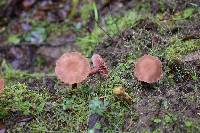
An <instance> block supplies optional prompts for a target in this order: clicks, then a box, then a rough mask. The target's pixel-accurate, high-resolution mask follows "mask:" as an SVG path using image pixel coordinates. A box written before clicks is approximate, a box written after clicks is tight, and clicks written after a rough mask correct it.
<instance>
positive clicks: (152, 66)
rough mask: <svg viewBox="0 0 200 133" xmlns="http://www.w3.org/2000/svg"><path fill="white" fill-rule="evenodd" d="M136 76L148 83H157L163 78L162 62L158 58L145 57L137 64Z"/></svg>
mask: <svg viewBox="0 0 200 133" xmlns="http://www.w3.org/2000/svg"><path fill="white" fill-rule="evenodd" d="M134 75H135V76H136V77H137V79H138V80H140V81H144V82H146V83H154V82H157V81H158V80H160V79H161V76H162V62H161V61H160V60H159V58H157V57H154V56H151V55H144V56H142V57H141V58H139V59H138V61H137V63H136V64H135V69H134Z"/></svg>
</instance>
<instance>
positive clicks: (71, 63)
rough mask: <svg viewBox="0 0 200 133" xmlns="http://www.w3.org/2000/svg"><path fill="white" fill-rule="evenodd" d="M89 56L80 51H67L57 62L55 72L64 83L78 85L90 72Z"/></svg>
mask: <svg viewBox="0 0 200 133" xmlns="http://www.w3.org/2000/svg"><path fill="white" fill-rule="evenodd" d="M90 71H91V69H90V64H89V61H88V59H87V58H85V57H84V56H83V55H82V54H80V53H78V52H71V53H65V54H64V55H62V56H61V57H60V58H59V59H58V60H57V62H56V67H55V74H56V76H57V77H58V78H59V79H60V80H61V81H63V82H64V83H67V84H70V85H72V87H74V88H75V87H77V83H80V82H82V81H83V80H85V79H86V78H87V77H88V75H89V73H90Z"/></svg>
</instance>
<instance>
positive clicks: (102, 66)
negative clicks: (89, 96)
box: [90, 54, 108, 78]
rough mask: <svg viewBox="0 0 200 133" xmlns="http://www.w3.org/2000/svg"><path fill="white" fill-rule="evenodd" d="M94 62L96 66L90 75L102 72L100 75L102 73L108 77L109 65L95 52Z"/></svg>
mask: <svg viewBox="0 0 200 133" xmlns="http://www.w3.org/2000/svg"><path fill="white" fill-rule="evenodd" d="M92 63H93V67H94V68H93V69H92V71H91V73H90V75H92V74H95V73H100V75H102V76H103V77H104V78H108V68H107V65H106V63H105V61H104V60H103V58H102V57H101V56H100V55H99V54H93V56H92Z"/></svg>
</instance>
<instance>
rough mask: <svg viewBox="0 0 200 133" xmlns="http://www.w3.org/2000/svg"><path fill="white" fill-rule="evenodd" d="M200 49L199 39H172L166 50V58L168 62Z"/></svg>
mask: <svg viewBox="0 0 200 133" xmlns="http://www.w3.org/2000/svg"><path fill="white" fill-rule="evenodd" d="M199 48H200V39H196V40H195V39H193V40H189V41H182V40H181V39H177V38H175V39H173V40H172V41H171V43H170V45H169V47H168V48H167V49H166V51H165V53H166V58H167V59H168V60H171V61H172V60H177V59H181V58H182V56H183V55H186V54H188V53H190V52H193V51H195V50H197V49H199Z"/></svg>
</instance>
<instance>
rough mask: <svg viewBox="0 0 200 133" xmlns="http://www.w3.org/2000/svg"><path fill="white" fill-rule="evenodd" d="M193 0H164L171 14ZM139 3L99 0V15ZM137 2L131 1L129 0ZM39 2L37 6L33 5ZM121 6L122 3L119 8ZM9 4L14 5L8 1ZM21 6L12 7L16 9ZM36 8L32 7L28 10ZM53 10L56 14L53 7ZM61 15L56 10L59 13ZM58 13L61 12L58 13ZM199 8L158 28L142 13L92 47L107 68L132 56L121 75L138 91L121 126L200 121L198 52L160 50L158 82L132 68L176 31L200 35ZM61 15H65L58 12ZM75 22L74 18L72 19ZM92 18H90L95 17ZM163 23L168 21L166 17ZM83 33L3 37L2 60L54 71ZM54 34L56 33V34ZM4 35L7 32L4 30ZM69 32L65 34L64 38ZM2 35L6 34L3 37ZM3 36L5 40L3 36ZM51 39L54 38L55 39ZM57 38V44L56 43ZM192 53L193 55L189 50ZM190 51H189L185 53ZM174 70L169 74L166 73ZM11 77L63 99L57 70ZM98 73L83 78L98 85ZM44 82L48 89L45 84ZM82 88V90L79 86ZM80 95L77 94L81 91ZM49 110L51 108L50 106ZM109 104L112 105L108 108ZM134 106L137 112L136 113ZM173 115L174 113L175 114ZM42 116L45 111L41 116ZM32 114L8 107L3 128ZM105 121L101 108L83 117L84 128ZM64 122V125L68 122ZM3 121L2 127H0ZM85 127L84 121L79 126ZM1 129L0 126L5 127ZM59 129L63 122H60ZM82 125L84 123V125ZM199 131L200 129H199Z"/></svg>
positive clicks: (168, 128)
mask: <svg viewBox="0 0 200 133" xmlns="http://www.w3.org/2000/svg"><path fill="white" fill-rule="evenodd" d="M191 3H195V4H196V5H197V6H198V7H200V2H199V1H198V0H191V1H190V2H188V1H181V2H180V1H173V2H171V1H165V2H164V5H165V6H164V7H165V8H167V9H168V10H167V11H166V12H167V13H166V14H169V15H170V16H172V15H174V14H175V13H177V12H180V11H183V10H184V9H185V8H187V7H190V6H191ZM137 4H138V2H136V1H131V0H125V1H120V0H119V1H112V0H111V2H110V3H106V4H102V3H101V2H99V4H98V8H99V9H102V12H101V15H102V16H106V13H108V11H107V10H108V8H106V7H108V6H110V7H111V9H112V12H111V13H114V15H116V16H117V15H118V14H120V13H121V12H119V13H118V12H115V11H117V10H119V9H121V10H122V11H126V10H129V9H131V8H133V7H135V6H136V5H137ZM130 5H133V6H130ZM35 7H36V8H37V6H35ZM121 7H123V8H121ZM150 7H151V10H152V14H154V15H156V14H158V13H160V12H162V10H163V9H161V7H159V4H158V3H157V2H156V1H154V0H152V1H151V6H150ZM9 8H10V7H9ZM21 8H22V7H21V6H20V7H16V9H15V8H13V9H12V10H11V9H4V10H5V11H6V10H9V12H8V13H7V14H6V16H7V17H8V20H6V21H8V22H9V23H11V22H12V20H9V18H10V17H11V16H15V17H16V19H19V16H18V15H21V14H22V13H21V12H22V11H23V10H24V9H21ZM16 10H17V11H20V12H17V14H16V13H14V12H13V11H16ZM32 10H33V9H30V11H29V13H30V14H31V12H33V11H32ZM52 14H54V15H55V12H53V13H52ZM57 15H58V14H57ZM57 17H59V15H58V16H57ZM199 18H200V13H196V14H195V15H194V16H192V18H191V19H190V20H186V21H181V22H175V24H174V25H173V26H172V27H170V28H166V29H164V31H162V32H161V31H160V28H161V26H160V25H158V23H156V22H155V21H153V20H152V19H149V18H143V19H141V20H139V21H138V22H136V24H135V25H133V27H129V28H128V29H126V30H124V31H119V34H118V35H116V36H113V37H112V39H105V40H104V41H103V42H102V43H101V44H99V45H98V46H97V47H96V48H95V49H94V50H93V52H92V53H97V54H100V55H101V56H102V57H103V58H104V59H105V61H106V62H107V65H108V67H109V69H110V70H111V69H114V70H115V69H117V68H118V66H119V65H120V64H125V63H127V60H128V59H129V58H130V57H131V58H132V62H131V63H130V65H131V67H130V68H129V69H128V71H127V73H123V74H122V77H123V78H124V79H126V80H127V82H128V84H125V85H124V87H125V88H127V89H128V92H131V93H132V95H133V96H135V97H137V99H136V101H134V103H133V104H131V105H130V109H131V110H130V111H128V112H126V113H125V114H124V117H125V120H124V126H123V128H122V131H123V132H131V131H138V132H142V131H144V129H148V130H149V131H154V130H155V129H160V131H161V132H166V133H168V132H187V129H186V128H185V127H183V125H184V123H185V119H186V118H190V119H191V120H192V121H194V122H196V123H197V124H200V121H199V119H200V98H199V96H200V89H199V88H200V84H199V82H200V78H199V77H200V61H199V58H197V59H196V58H195V59H193V58H192V60H189V61H188V60H181V61H174V62H171V61H169V60H167V59H166V58H165V55H159V58H160V59H161V61H162V62H163V69H164V71H165V73H164V74H163V80H161V81H160V82H158V83H155V84H146V83H143V82H139V81H137V80H133V78H134V76H133V68H134V62H135V61H136V59H137V58H138V57H141V56H142V55H144V54H151V51H152V49H166V48H167V46H168V45H169V40H170V39H171V37H172V36H178V37H179V38H180V39H182V40H183V41H187V40H191V39H199V38H200V20H199ZM59 21H63V20H62V18H59ZM70 21H72V22H71V23H73V22H74V21H77V20H76V19H74V20H70ZM91 23H92V22H91ZM163 23H165V22H163ZM79 34H80V33H77V32H75V31H73V30H72V31H70V32H69V33H66V34H65V35H60V36H56V37H52V38H48V39H47V40H49V42H48V41H47V42H45V43H44V44H38V45H35V44H30V43H27V42H24V43H22V44H18V45H13V44H5V42H4V43H2V45H0V62H2V61H3V60H6V61H7V62H8V63H10V64H11V65H12V67H13V68H14V69H16V70H26V71H28V72H45V73H48V72H49V71H52V70H53V68H54V66H55V61H56V59H58V58H59V57H60V56H61V55H62V54H63V53H64V52H66V51H81V49H80V47H79V46H78V45H77V44H76V41H75V40H76V38H77V36H79ZM52 36H53V35H52ZM1 37H2V38H4V36H3V35H0V40H1ZM66 38H67V39H66ZM2 40H3V39H2ZM0 42H1V41H0ZM52 42H53V43H52ZM52 44H53V45H52ZM188 55H189V54H188ZM191 56H192V55H191ZM186 57H187V56H186ZM39 58H42V59H44V61H43V62H42V64H40V65H38V64H34V63H33V62H37V61H38V59H39ZM191 68H193V71H195V72H196V74H197V75H196V77H198V78H197V79H195V80H193V77H192V74H191V70H190V69H191ZM171 75H174V76H173V77H172V78H171V80H173V81H172V82H171V80H168V79H167V78H168V77H170V76H171ZM13 81H18V82H20V83H25V84H26V85H27V88H28V89H29V90H30V91H38V92H41V93H43V92H47V93H49V94H50V96H52V97H51V98H50V101H59V100H60V99H61V97H62V96H60V94H63V93H64V92H62V91H59V90H62V89H63V88H66V85H64V84H62V83H58V82H57V79H56V77H54V76H44V77H42V78H29V79H23V80H18V79H15V80H13ZM98 81H99V78H98V77H96V76H93V77H92V78H90V79H88V81H85V82H84V83H83V84H86V85H88V86H95V85H96V84H98ZM44 88H45V89H44ZM67 92H70V93H72V94H74V93H76V91H75V92H73V90H71V91H70V90H67ZM80 93H82V92H80ZM77 95H79V94H77ZM52 106H53V105H49V106H48V105H47V107H45V108H46V110H47V111H46V112H45V113H47V114H46V115H45V116H43V117H44V118H46V117H47V116H48V115H49V116H51V115H52V116H55V113H54V112H53V111H54V110H53V111H52V110H51V108H52ZM49 110H50V111H49ZM108 110H109V109H108ZM132 111H134V112H135V113H136V114H137V115H136V116H135V115H134V116H133V115H132ZM66 112H67V113H76V112H75V111H74V110H73V109H72V110H70V109H69V110H66ZM174 115H175V116H174ZM41 117H42V116H41ZM166 117H167V118H170V122H171V121H172V122H171V123H170V122H169V121H167V120H166V121H165V122H158V123H156V122H155V121H154V119H155V118H159V119H166ZM33 119H35V118H34V116H24V115H23V114H21V112H10V115H9V116H8V117H7V118H4V119H3V123H4V124H1V123H0V129H1V130H4V128H5V127H6V129H13V127H14V126H15V125H16V124H19V123H21V125H20V126H21V127H23V126H24V125H25V124H26V123H29V122H30V121H32V120H33ZM52 121H53V120H52ZM98 122H99V123H101V125H103V126H105V127H106V126H108V125H109V122H108V120H106V118H104V117H103V116H101V115H99V114H90V116H88V122H87V125H84V123H83V125H82V126H83V129H84V128H86V127H87V128H89V129H92V128H94V126H95V124H96V123H98ZM66 125H67V124H63V125H62V126H61V127H60V128H62V127H64V126H66ZM2 127H3V128H2ZM80 128H81V126H80ZM198 128H199V127H198ZM1 130H0V132H1ZM57 130H59V128H57ZM81 130H82V129H80V131H81ZM23 131H24V132H27V131H29V129H28V128H27V127H26V128H24V129H23ZM196 131H197V132H198V131H200V130H198V129H196ZM95 132H97V133H98V132H103V129H95Z"/></svg>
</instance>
